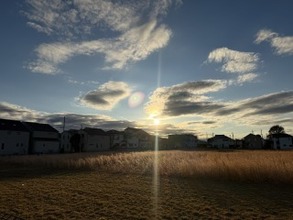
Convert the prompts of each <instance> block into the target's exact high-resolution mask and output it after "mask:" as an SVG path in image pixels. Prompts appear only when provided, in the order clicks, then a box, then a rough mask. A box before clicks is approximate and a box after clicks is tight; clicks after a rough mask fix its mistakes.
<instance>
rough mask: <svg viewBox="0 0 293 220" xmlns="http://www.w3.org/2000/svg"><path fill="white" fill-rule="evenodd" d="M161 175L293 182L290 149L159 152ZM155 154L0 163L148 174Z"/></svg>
mask: <svg viewBox="0 0 293 220" xmlns="http://www.w3.org/2000/svg"><path fill="white" fill-rule="evenodd" d="M158 154H159V156H158V158H159V163H158V164H159V173H160V175H162V176H178V177H195V178H202V177H204V178H205V177H207V178H217V179H228V180H236V181H249V182H268V183H286V184H291V183H293V152H292V151H291V152H290V151H284V152H282V151H234V152H217V151H160V152H158ZM154 155H155V153H154V152H152V151H148V152H121V153H102V154H101V153H100V154H97V153H96V154H90V153H86V154H85V153H82V154H64V155H42V156H34V155H30V156H13V157H2V158H0V166H4V165H5V164H11V165H16V166H21V167H26V166H27V167H47V168H52V169H89V170H97V171H108V172H118V173H125V174H152V173H153V164H154V158H155V156H154Z"/></svg>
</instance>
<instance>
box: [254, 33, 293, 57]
mask: <svg viewBox="0 0 293 220" xmlns="http://www.w3.org/2000/svg"><path fill="white" fill-rule="evenodd" d="M263 41H267V42H269V43H270V44H271V47H272V48H273V49H274V50H275V53H276V54H278V55H283V54H287V55H293V36H285V37H284V36H280V35H279V34H278V33H276V32H273V31H271V30H268V29H262V30H260V31H259V32H257V34H256V39H255V43H256V44H259V43H261V42H263Z"/></svg>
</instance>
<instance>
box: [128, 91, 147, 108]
mask: <svg viewBox="0 0 293 220" xmlns="http://www.w3.org/2000/svg"><path fill="white" fill-rule="evenodd" d="M144 97H145V95H144V94H143V93H142V92H134V93H133V94H132V95H131V96H130V97H129V99H128V106H129V107H130V108H135V107H137V106H139V105H140V104H141V103H142V102H143V100H144Z"/></svg>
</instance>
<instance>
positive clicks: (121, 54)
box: [24, 0, 180, 74]
mask: <svg viewBox="0 0 293 220" xmlns="http://www.w3.org/2000/svg"><path fill="white" fill-rule="evenodd" d="M26 2H27V5H28V6H30V7H29V9H28V10H27V11H26V12H25V13H24V14H25V15H26V17H27V18H28V19H29V21H28V25H29V26H30V27H32V28H34V29H36V30H37V31H39V32H44V33H46V34H48V35H58V36H59V37H60V38H61V39H62V41H60V42H54V43H46V44H41V45H39V46H38V47H37V48H36V49H35V53H36V56H37V59H36V60H34V61H32V62H30V63H29V64H28V65H27V66H26V67H27V68H28V69H29V70H31V71H32V72H39V73H46V74H56V73H59V72H62V71H61V70H60V69H59V65H60V64H62V63H65V62H67V61H68V60H70V59H71V58H72V57H73V56H76V55H95V54H103V55H104V56H105V61H106V65H105V68H114V69H122V68H125V66H127V64H128V63H130V62H137V61H140V60H143V59H145V58H147V57H148V56H149V55H150V54H151V53H153V52H154V51H156V50H158V49H161V48H163V47H165V46H166V45H167V44H168V42H169V40H170V38H171V35H172V32H171V30H170V29H169V28H168V27H167V26H165V25H163V24H158V16H160V15H164V14H166V13H167V11H168V9H169V8H170V6H171V5H172V4H173V3H174V1H172V0H159V1H152V0H146V1H128V2H123V3H121V2H117V1H105V0H70V1H61V0H54V1H50V2H47V1H44V0H42V1H40V0H27V1H26ZM175 2H177V3H178V2H179V4H180V1H175ZM146 19H147V20H148V21H147V22H145V20H146ZM101 29H105V30H107V29H110V30H112V31H114V32H113V33H112V35H113V34H114V35H116V36H115V37H110V38H97V37H96V36H94V33H95V31H97V30H101ZM87 35H90V36H91V39H96V40H85V39H87V37H86V36H87ZM64 39H65V41H64Z"/></svg>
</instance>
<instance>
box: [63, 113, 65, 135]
mask: <svg viewBox="0 0 293 220" xmlns="http://www.w3.org/2000/svg"><path fill="white" fill-rule="evenodd" d="M64 130H65V116H64V118H63V132H64Z"/></svg>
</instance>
